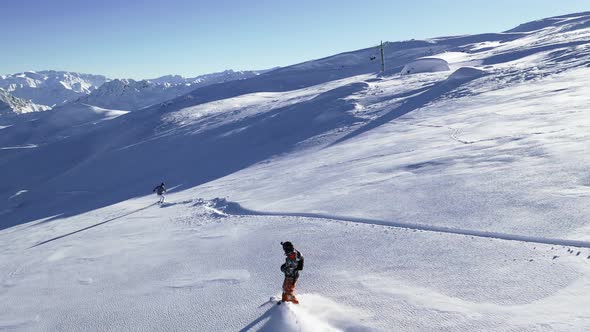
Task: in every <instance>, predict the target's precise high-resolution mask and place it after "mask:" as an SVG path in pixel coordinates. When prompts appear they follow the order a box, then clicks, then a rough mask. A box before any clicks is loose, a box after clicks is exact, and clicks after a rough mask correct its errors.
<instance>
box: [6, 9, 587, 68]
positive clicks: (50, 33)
mask: <svg viewBox="0 0 590 332" xmlns="http://www.w3.org/2000/svg"><path fill="white" fill-rule="evenodd" d="M585 10H590V4H588V2H587V1H586V0H579V1H576V0H509V1H508V0H453V1H443V0H438V1H437V0H413V1H395V0H389V1H387V0H381V1H379V0H362V1H361V0H357V1H349V0H295V1H283V0H256V1H251V0H207V1H201V0H165V1H164V0H162V1H159V0H142V1H139V0H98V1H94V0H89V1H86V0H18V1H1V2H0V12H1V13H2V14H3V15H2V18H1V19H0V31H2V32H3V33H2V34H0V45H2V51H0V74H8V73H16V72H21V71H25V70H43V69H57V70H68V71H78V72H85V73H94V74H103V75H106V76H108V77H111V78H136V79H137V78H153V77H157V76H162V75H166V74H180V75H183V76H189V77H190V76H196V75H199V74H205V73H210V72H215V71H221V70H224V69H238V70H239V69H263V68H270V67H275V66H285V65H290V64H294V63H298V62H302V61H305V60H310V59H315V58H320V57H324V56H328V55H331V54H335V53H339V52H344V51H351V50H355V49H360V48H365V47H369V46H372V45H375V44H377V43H378V42H379V41H380V40H388V41H397V40H406V39H411V38H416V39H419V38H427V37H437V36H444V35H455V34H474V33H482V32H500V31H503V30H507V29H510V28H512V27H514V26H516V25H518V24H520V23H524V22H527V21H531V20H535V19H539V18H544V17H549V16H555V15H560V14H566V13H573V12H580V11H585Z"/></svg>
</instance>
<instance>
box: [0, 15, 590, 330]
mask: <svg viewBox="0 0 590 332" xmlns="http://www.w3.org/2000/svg"><path fill="white" fill-rule="evenodd" d="M386 45H387V46H386V49H385V53H386V59H385V60H386V69H387V70H386V72H385V73H379V72H378V71H379V68H380V64H379V62H378V61H375V60H372V59H373V57H374V56H375V55H378V50H377V49H376V48H374V47H371V48H367V49H363V50H357V51H352V52H347V53H342V54H337V55H334V56H329V57H326V58H323V59H318V60H314V61H308V62H305V63H301V64H296V65H293V66H289V67H285V68H280V69H277V70H273V71H270V72H266V73H263V74H260V75H257V76H255V77H251V78H248V79H244V80H234V81H230V82H225V83H218V84H212V85H208V86H203V87H199V88H196V89H194V90H192V91H190V92H188V93H186V94H184V95H182V96H179V97H177V98H174V99H172V100H170V101H167V102H165V103H163V104H155V105H153V106H150V107H147V108H145V109H143V110H142V111H141V112H128V113H125V112H123V111H120V112H114V111H110V110H105V109H98V108H96V107H95V106H89V105H85V107H84V109H83V111H84V112H86V113H88V114H95V115H96V116H92V117H89V118H84V119H82V120H81V121H78V122H77V124H76V125H69V126H68V125H67V123H68V122H67V120H68V118H69V117H68V116H63V115H64V114H67V113H65V112H63V113H60V112H58V110H57V109H56V110H54V111H50V112H46V113H43V116H40V117H38V118H36V119H34V120H31V121H26V122H23V123H17V124H15V125H13V126H10V127H6V128H2V129H0V174H2V175H3V181H2V183H1V184H0V217H1V219H0V220H1V221H0V228H1V230H0V295H1V296H2V299H3V301H0V329H7V330H17V331H27V330H92V331H105V330H109V331H111V330H117V331H118V330H154V331H159V330H178V331H187V330H198V331H213V332H216V331H409V330H411V331H441V330H442V331H587V330H590V320H589V319H588V317H589V315H590V314H589V311H588V308H590V297H588V296H587V290H588V289H590V220H588V215H590V204H588V202H589V201H588V199H589V197H590V176H589V173H588V166H587V165H589V164H590V153H588V151H589V150H588V149H589V148H588V147H589V146H590V135H589V134H588V133H590V116H589V112H590V108H589V106H588V105H590V76H589V75H588V64H590V13H576V14H572V15H565V16H559V17H553V18H548V19H544V20H539V21H535V22H530V23H526V24H523V25H521V26H520V27H518V28H516V29H513V30H510V31H507V32H504V33H489V34H481V35H465V36H451V37H440V38H433V39H429V40H422V41H420V40H412V41H404V42H391V43H387V44H386ZM433 59H436V60H433ZM402 71H403V75H400V74H402ZM167 79H168V80H169V81H168V83H169V84H170V85H174V84H183V83H182V82H181V80H182V79H181V78H178V77H169V78H167ZM164 80H166V79H164ZM172 82H175V83H172ZM136 83H137V82H136ZM165 83H166V82H158V84H165ZM148 85H149V84H148ZM146 89H148V88H146ZM148 90H149V89H148ZM117 91H119V90H117ZM52 112H53V113H52ZM51 114H53V116H56V118H54V120H53V122H52V121H51V120H50V119H49V118H46V116H49V115H51ZM56 120H59V121H61V120H66V121H65V123H66V125H63V124H60V125H56V126H53V125H49V123H56V122H59V121H56ZM40 129H41V130H40ZM162 181H164V182H165V183H166V185H167V187H168V189H169V191H168V193H167V197H166V203H165V204H162V205H156V204H155V201H156V200H157V198H156V197H154V196H151V195H150V194H151V193H152V189H153V188H154V186H155V185H156V184H159V183H160V182H162ZM285 240H290V241H292V242H294V244H295V246H296V248H298V249H299V250H301V252H302V253H303V254H304V256H305V257H306V264H305V268H304V270H303V272H302V273H301V278H300V279H299V281H298V283H297V288H296V293H297V294H298V296H299V299H300V302H301V303H300V304H299V305H291V304H286V305H281V306H277V305H276V304H275V302H276V298H275V296H277V295H279V294H280V291H281V284H282V275H281V273H280V271H279V266H280V265H281V263H283V262H284V255H283V253H282V250H281V247H280V244H279V243H280V241H285Z"/></svg>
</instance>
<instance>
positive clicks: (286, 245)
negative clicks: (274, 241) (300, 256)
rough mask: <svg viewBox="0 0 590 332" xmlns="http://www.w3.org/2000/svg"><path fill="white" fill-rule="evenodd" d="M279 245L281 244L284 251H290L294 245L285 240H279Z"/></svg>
mask: <svg viewBox="0 0 590 332" xmlns="http://www.w3.org/2000/svg"><path fill="white" fill-rule="evenodd" d="M281 245H282V246H283V250H284V251H285V252H292V251H293V250H294V249H295V247H294V246H293V243H291V242H289V241H286V242H281Z"/></svg>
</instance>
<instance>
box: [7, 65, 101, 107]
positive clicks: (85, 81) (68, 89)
mask: <svg viewBox="0 0 590 332" xmlns="http://www.w3.org/2000/svg"><path fill="white" fill-rule="evenodd" d="M106 81H107V78H106V77H104V76H101V75H90V74H80V73H73V72H65V71H54V70H46V71H39V72H33V71H28V72H24V73H18V74H13V75H0V88H2V89H4V90H6V91H8V92H9V93H10V94H12V95H13V96H15V97H18V98H22V99H28V100H31V101H32V102H33V103H35V104H39V105H45V106H49V107H53V106H55V105H61V104H64V103H66V102H68V101H72V100H75V99H77V98H79V97H81V96H84V95H87V94H89V93H90V92H92V91H94V90H95V89H96V88H98V87H99V86H101V85H102V84H103V83H104V82H106Z"/></svg>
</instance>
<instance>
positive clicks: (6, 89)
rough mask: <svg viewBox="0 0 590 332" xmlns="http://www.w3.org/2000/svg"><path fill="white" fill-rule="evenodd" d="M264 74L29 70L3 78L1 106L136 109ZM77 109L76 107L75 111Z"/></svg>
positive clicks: (15, 109) (26, 109) (0, 78)
mask: <svg viewBox="0 0 590 332" xmlns="http://www.w3.org/2000/svg"><path fill="white" fill-rule="evenodd" d="M262 72H264V71H233V70H226V71H223V72H219V73H212V74H206V75H201V76H197V77H193V78H185V77H182V76H179V75H167V76H162V77H158V78H155V79H150V80H141V81H136V80H132V79H113V80H111V79H109V78H107V77H105V76H101V75H92V74H81V73H74V72H66V71H53V70H46V71H39V72H33V71H27V72H23V73H17V74H12V75H0V89H2V92H1V97H0V98H1V102H2V104H1V106H0V110H1V111H2V112H4V113H5V114H8V113H6V112H12V113H15V114H22V113H28V112H37V111H45V110H49V109H52V108H56V109H61V108H64V107H65V108H68V107H70V106H68V105H70V104H87V105H93V106H97V107H102V108H107V109H124V110H136V109H140V108H143V107H146V106H149V105H153V104H157V103H161V102H164V101H166V100H168V99H172V98H175V97H178V96H180V95H183V94H186V93H188V92H190V91H192V90H194V89H196V88H199V87H202V86H207V85H211V84H217V83H223V82H228V81H232V80H239V79H245V78H250V77H254V76H257V75H259V74H260V73H262ZM75 107H76V106H74V108H75Z"/></svg>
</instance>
